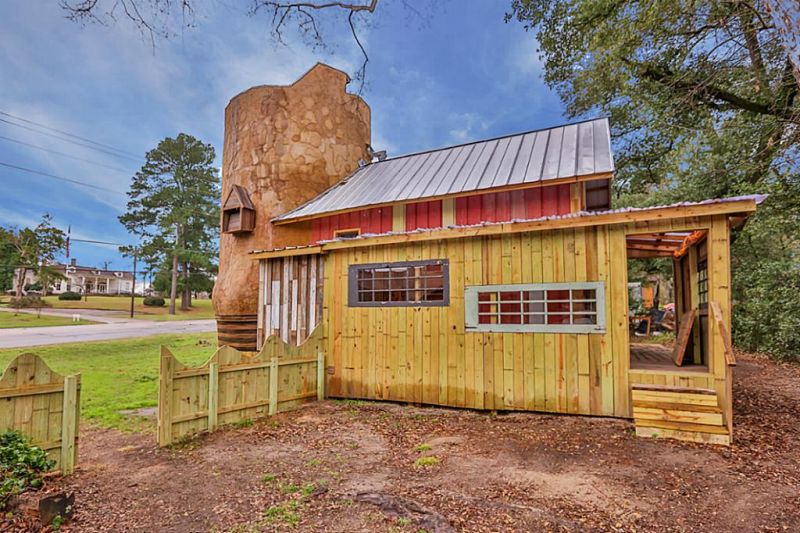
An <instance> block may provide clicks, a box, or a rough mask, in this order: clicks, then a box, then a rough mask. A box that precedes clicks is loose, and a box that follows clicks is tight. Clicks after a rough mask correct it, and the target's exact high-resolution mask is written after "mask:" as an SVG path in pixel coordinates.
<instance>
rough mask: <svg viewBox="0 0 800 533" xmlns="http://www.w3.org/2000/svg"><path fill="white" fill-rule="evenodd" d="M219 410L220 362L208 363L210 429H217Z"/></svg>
mask: <svg viewBox="0 0 800 533" xmlns="http://www.w3.org/2000/svg"><path fill="white" fill-rule="evenodd" d="M218 410H219V363H211V364H210V365H208V430H209V431H214V430H215V429H217V416H218Z"/></svg>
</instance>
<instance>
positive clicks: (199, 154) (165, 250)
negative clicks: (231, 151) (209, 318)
mask: <svg viewBox="0 0 800 533" xmlns="http://www.w3.org/2000/svg"><path fill="white" fill-rule="evenodd" d="M214 158H215V152H214V147H213V146H211V145H210V144H205V143H203V142H201V141H199V140H197V139H195V138H194V137H192V136H191V135H187V134H185V133H181V134H179V135H178V136H177V137H176V138H174V139H173V138H170V137H167V138H166V139H164V140H163V141H161V142H160V143H158V146H157V147H156V148H155V149H154V150H151V151H149V152H148V153H147V159H146V162H145V164H144V165H143V166H142V168H141V169H140V170H139V171H138V172H137V173H136V175H135V176H134V177H133V180H132V182H131V188H130V190H129V191H128V197H129V201H128V206H127V211H126V212H125V214H123V215H122V216H120V217H119V220H120V222H122V224H124V225H125V227H126V228H127V229H128V231H130V232H131V233H133V234H135V235H137V236H138V237H139V239H140V245H139V247H140V255H141V257H142V258H143V259H144V260H145V261H146V262H147V263H148V264H150V265H161V264H163V263H164V262H165V261H168V262H169V264H170V265H171V279H170V304H169V312H170V314H175V302H176V299H177V293H178V276H179V273H180V275H181V277H182V278H183V283H182V284H181V285H182V290H181V308H182V309H188V308H189V306H190V305H191V292H192V286H191V282H192V273H193V272H194V273H198V272H212V271H214V269H215V266H214V263H213V262H214V260H215V259H216V257H217V242H218V232H219V196H220V180H219V176H218V174H217V169H216V168H215V167H214V164H213V163H214Z"/></svg>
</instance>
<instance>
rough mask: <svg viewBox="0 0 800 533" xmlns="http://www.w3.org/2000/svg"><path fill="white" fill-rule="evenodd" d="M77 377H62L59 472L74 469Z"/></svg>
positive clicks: (70, 471) (69, 471)
mask: <svg viewBox="0 0 800 533" xmlns="http://www.w3.org/2000/svg"><path fill="white" fill-rule="evenodd" d="M77 410H78V378H77V377H76V376H67V377H65V378H64V403H63V405H62V411H61V473H62V474H64V475H67V474H71V473H72V472H73V471H74V470H75V436H76V434H77V429H78V428H77V425H78V416H77V414H78V411H77Z"/></svg>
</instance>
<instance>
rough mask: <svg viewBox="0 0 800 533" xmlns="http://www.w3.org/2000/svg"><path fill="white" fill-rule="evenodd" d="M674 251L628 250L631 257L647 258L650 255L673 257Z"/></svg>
mask: <svg viewBox="0 0 800 533" xmlns="http://www.w3.org/2000/svg"><path fill="white" fill-rule="evenodd" d="M672 256H673V254H672V252H655V251H652V250H628V258H629V259H645V258H648V257H672Z"/></svg>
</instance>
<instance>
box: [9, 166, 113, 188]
mask: <svg viewBox="0 0 800 533" xmlns="http://www.w3.org/2000/svg"><path fill="white" fill-rule="evenodd" d="M0 166H4V167H8V168H13V169H15V170H21V171H23V172H30V173H31V174H38V175H40V176H45V177H48V178H52V179H56V180H61V181H67V182H69V183H74V184H75V185H81V186H82V187H88V188H90V189H97V190H98V191H105V192H113V193H114V194H121V195H123V196H124V195H125V193H124V192H122V191H115V190H114V189H107V188H105V187H101V186H99V185H92V184H91V183H86V182H83V181H79V180H76V179H72V178H65V177H63V176H56V175H55V174H50V173H47V172H42V171H40V170H34V169H32V168H25V167H20V166H18V165H12V164H10V163H4V162H2V161H0Z"/></svg>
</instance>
